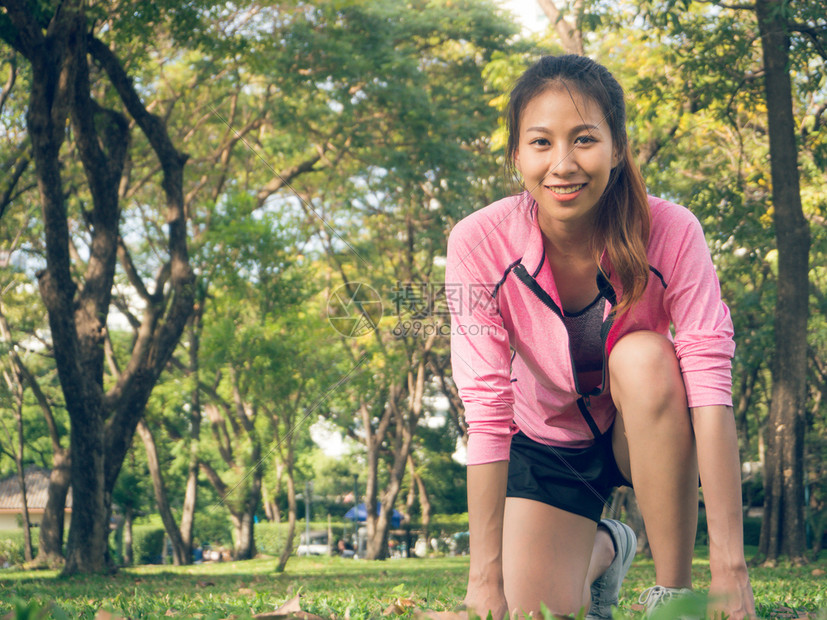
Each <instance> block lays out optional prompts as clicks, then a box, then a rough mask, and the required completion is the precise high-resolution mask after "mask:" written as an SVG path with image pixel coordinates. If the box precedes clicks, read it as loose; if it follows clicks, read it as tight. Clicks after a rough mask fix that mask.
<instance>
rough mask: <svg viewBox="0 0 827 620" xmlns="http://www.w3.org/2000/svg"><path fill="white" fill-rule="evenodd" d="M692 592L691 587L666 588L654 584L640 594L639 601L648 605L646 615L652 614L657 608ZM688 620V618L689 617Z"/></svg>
mask: <svg viewBox="0 0 827 620" xmlns="http://www.w3.org/2000/svg"><path fill="white" fill-rule="evenodd" d="M689 594H692V590H690V589H689V588H666V587H664V586H652V587H651V588H646V589H645V590H644V591H643V592H642V593H641V595H640V598H639V599H638V603H640V604H641V605H645V606H646V614H645V615H646V617H647V618H648V617H649V616H651V615H652V614H653V613H654V612H655V610H656V609H657V608H658V607H660V606H662V605H665V604H666V603H668V602H669V601H671V600H673V599H677V598H681V597H683V596H687V595H689ZM687 620H688V618H687Z"/></svg>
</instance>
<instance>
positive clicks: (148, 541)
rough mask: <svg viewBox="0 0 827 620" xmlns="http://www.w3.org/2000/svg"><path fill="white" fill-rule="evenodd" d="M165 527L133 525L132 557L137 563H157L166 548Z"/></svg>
mask: <svg viewBox="0 0 827 620" xmlns="http://www.w3.org/2000/svg"><path fill="white" fill-rule="evenodd" d="M165 535H166V533H165V532H164V528H162V527H157V526H155V525H135V526H133V527H132V557H133V558H135V564H157V563H158V562H159V561H160V558H161V553H162V551H163V549H164V536H165Z"/></svg>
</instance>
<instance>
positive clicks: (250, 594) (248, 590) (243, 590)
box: [238, 588, 255, 596]
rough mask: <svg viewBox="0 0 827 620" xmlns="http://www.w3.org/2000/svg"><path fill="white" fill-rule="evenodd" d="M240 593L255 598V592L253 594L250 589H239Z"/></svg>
mask: <svg viewBox="0 0 827 620" xmlns="http://www.w3.org/2000/svg"><path fill="white" fill-rule="evenodd" d="M238 593H239V594H245V595H247V596H253V595H254V594H255V592H253V591H252V590H251V589H250V588H239V589H238Z"/></svg>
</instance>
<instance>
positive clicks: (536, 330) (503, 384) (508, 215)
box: [445, 193, 735, 465]
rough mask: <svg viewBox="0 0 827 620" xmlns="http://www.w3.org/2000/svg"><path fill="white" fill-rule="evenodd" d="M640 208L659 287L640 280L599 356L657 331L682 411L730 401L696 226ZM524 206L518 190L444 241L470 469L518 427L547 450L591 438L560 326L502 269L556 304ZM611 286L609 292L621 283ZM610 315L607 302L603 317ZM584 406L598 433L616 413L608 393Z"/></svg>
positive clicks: (672, 209)
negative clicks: (519, 271) (676, 378)
mask: <svg viewBox="0 0 827 620" xmlns="http://www.w3.org/2000/svg"><path fill="white" fill-rule="evenodd" d="M649 205H650V208H651V213H652V228H651V234H650V240H649V247H648V255H649V264H650V266H651V267H653V268H654V269H655V270H657V272H658V273H659V274H660V276H662V279H663V283H665V286H664V284H663V283H662V282H661V278H660V277H658V275H657V274H655V273H654V272H652V273H650V278H649V283H648V286H647V288H646V293H645V295H644V297H643V299H642V300H641V302H640V303H639V304H638V305H637V306H636V307H635V308H634V309H633V311H632V312H631V313H630V314H629V315H628V316H627V317H625V318H624V319H622V320H620V321H618V322H616V323H615V324H614V325H613V326H612V329H611V331H610V332H609V335H608V338H607V343H606V344H607V356H608V353H610V352H611V348H612V346H613V345H614V343H616V342H617V340H618V339H619V338H620V337H622V336H623V335H625V334H627V333H629V332H632V331H638V330H651V331H655V332H658V333H661V334H664V335H665V336H667V337H669V338H670V339H672V340H673V341H674V344H675V352H676V354H677V357H678V360H679V362H680V367H681V371H682V373H683V377H684V383H685V384H686V392H687V397H688V401H689V406H690V407H701V406H706V405H731V404H732V395H731V374H730V373H731V358H732V355H733V353H734V351H735V343H734V341H733V330H732V321H731V319H730V315H729V310H728V309H727V307H726V305H725V304H724V303H723V302H722V301H721V292H720V285H719V283H718V278H717V275H716V274H715V268H714V266H713V264H712V259H711V257H710V254H709V249H708V247H707V245H706V240H705V239H704V236H703V232H702V230H701V226H700V223H699V222H698V220H697V219H696V218H695V216H694V215H692V213H690V212H689V211H688V210H687V209H685V208H684V207H681V206H678V205H675V204H672V203H670V202H667V201H665V200H661V199H658V198H652V197H650V199H649ZM534 207H535V203H534V201H533V199H532V198H531V196H530V195H529V194H527V193H524V194H521V195H519V196H511V197H508V198H505V199H503V200H500V201H498V202H495V203H493V204H491V205H489V206H488V207H485V208H484V209H481V210H479V211H477V212H475V213H473V214H471V215H470V216H468V217H466V218H465V219H463V220H462V221H461V222H459V223H458V224H457V225H456V226H455V227H454V229H453V231H451V235H450V238H449V240H448V260H447V266H446V274H445V283H446V293H447V297H448V304H449V308H450V309H451V327H452V329H451V361H452V366H453V376H454V381H455V382H456V385H457V387H458V388H459V393H460V396H461V398H462V401H463V404H464V406H465V418H466V421H467V423H468V434H469V438H468V464H469V465H474V464H481V463H489V462H494V461H503V460H508V454H509V448H510V443H511V436H512V434H513V433H515V432H516V431H517V430H518V429H519V430H522V431H523V432H524V433H525V434H526V435H528V436H529V437H530V438H532V439H534V440H535V441H542V442H545V443H549V444H551V445H557V446H570V447H583V446H586V445H589V444H590V443H591V442H592V441H593V435H592V433H591V431H590V430H589V427H588V425H587V424H586V422H585V420H584V419H583V417H582V415H581V414H580V412H579V410H578V406H577V400H578V397H579V395H578V394H577V391H576V387H575V380H574V373H573V368H572V362H571V357H570V355H569V349H568V334H567V333H566V330H565V327H564V325H563V322H562V320H561V319H560V317H559V316H557V315H556V314H555V313H554V311H553V310H551V309H550V308H549V307H547V306H546V305H544V304H543V303H542V302H541V301H540V300H539V298H538V297H537V296H536V295H535V293H534V292H532V291H531V290H530V289H529V287H528V286H526V284H525V283H524V282H522V281H520V280H519V279H518V278H517V277H516V276H515V275H514V273H513V270H511V271H509V267H510V266H511V267H513V266H514V265H515V264H517V263H521V264H522V265H524V266H525V268H526V269H527V271H528V273H529V274H531V275H532V276H533V277H534V278H535V280H536V281H537V283H538V284H540V286H541V287H542V288H543V289H544V290H545V291H546V292H547V293H548V294H549V295H550V296H551V298H552V299H553V300H554V302H555V303H556V304H557V305H558V306H560V305H561V304H560V298H559V295H558V293H557V289H556V287H555V285H554V279H553V277H552V273H551V269H550V268H549V266H548V262H547V261H545V259H544V254H543V243H542V234H541V232H540V228H539V226H538V224H537V220H536V217H534ZM612 285H613V286H614V288H615V291H617V292H618V296H619V294H620V287H619V284H618V283H617V282H615V281H614V280H612ZM609 310H610V305H609V304H606V315H607V316H608V313H609ZM670 326H671V329H673V330H674V337H673V336H672V334H671V332H670ZM512 350H513V352H514V358H513V362H512ZM588 407H589V411H590V412H591V414H592V417H593V418H594V419H595V421H596V423H597V425H598V427H599V428H600V431H601V432H604V431H605V430H607V429H608V428H609V427H610V426H611V423H612V421H613V420H614V415H615V410H614V406H613V404H612V401H611V397H610V396H609V394H608V393H603V394H600V395H597V396H592V397H591V398H590V399H588Z"/></svg>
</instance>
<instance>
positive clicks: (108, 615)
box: [95, 609, 124, 620]
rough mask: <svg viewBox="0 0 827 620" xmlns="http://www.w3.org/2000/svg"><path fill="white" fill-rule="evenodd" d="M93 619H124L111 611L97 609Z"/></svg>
mask: <svg viewBox="0 0 827 620" xmlns="http://www.w3.org/2000/svg"><path fill="white" fill-rule="evenodd" d="M95 620H124V618H123V616H118V615H115V614H113V613H112V612H111V611H106V610H105V609H99V610H98V613H96V614H95Z"/></svg>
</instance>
